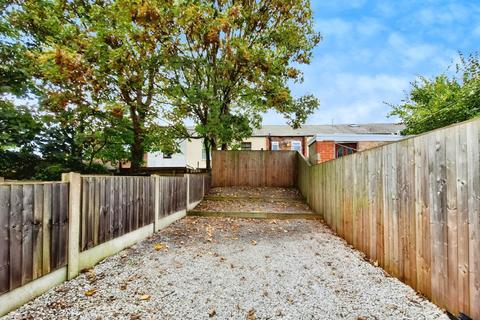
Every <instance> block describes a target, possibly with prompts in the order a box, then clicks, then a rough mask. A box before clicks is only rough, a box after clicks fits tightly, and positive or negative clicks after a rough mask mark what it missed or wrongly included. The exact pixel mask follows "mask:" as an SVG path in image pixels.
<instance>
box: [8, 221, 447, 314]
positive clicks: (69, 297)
mask: <svg viewBox="0 0 480 320" xmlns="http://www.w3.org/2000/svg"><path fill="white" fill-rule="evenodd" d="M159 244H160V245H159ZM86 293H89V294H90V295H86ZM113 318H115V319H354V320H357V319H448V317H447V316H446V315H445V314H444V313H443V312H442V310H440V309H439V308H438V307H436V306H435V305H433V304H432V303H430V302H428V301H427V300H425V299H424V298H422V297H420V296H419V295H417V294H416V293H415V291H413V289H411V288H410V287H408V286H406V285H404V284H402V283H401V282H400V281H398V280H397V279H394V278H392V277H389V276H388V275H387V274H385V272H384V271H383V270H382V269H380V268H378V267H375V266H374V265H372V264H370V263H369V262H367V261H366V260H365V259H364V256H363V255H362V254H361V253H360V252H358V251H356V250H354V249H352V248H351V247H349V246H348V245H347V244H346V243H345V241H343V240H342V239H340V238H339V237H337V236H336V235H334V234H333V233H332V232H331V231H330V229H328V228H327V227H326V226H324V225H323V224H322V223H321V222H319V221H306V220H288V221H285V220H283V221H274V220H247V219H225V218H195V217H189V218H185V219H182V220H180V221H177V222H176V223H174V224H173V225H171V226H170V227H168V228H166V229H164V230H162V231H160V232H159V233H157V234H155V235H154V236H153V237H151V238H150V239H147V240H145V241H143V242H141V243H138V244H137V245H135V246H133V247H131V248H129V249H127V250H124V251H122V252H120V253H119V254H117V255H115V256H112V257H110V258H107V259H105V260H104V261H103V262H101V263H100V264H98V265H97V266H96V267H95V268H93V269H91V270H89V271H87V272H85V273H83V274H81V275H80V276H78V277H77V278H75V279H73V280H71V281H68V282H65V283H64V284H62V285H60V286H58V287H56V288H53V289H52V290H50V291H48V292H47V293H45V294H44V295H42V296H40V297H38V298H37V299H35V300H33V301H31V302H30V303H28V304H26V305H24V306H23V307H21V308H20V309H18V310H16V311H14V312H11V313H10V314H9V315H7V316H5V317H4V319H113Z"/></svg>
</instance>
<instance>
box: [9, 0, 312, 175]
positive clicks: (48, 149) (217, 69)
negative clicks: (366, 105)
mask: <svg viewBox="0 0 480 320" xmlns="http://www.w3.org/2000/svg"><path fill="white" fill-rule="evenodd" d="M0 9H1V13H0V44H1V48H0V59H1V61H0V62H2V64H1V65H0V76H1V77H0V81H1V82H0V89H1V91H0V94H1V96H2V99H4V100H2V103H3V105H5V107H3V106H2V108H3V109H2V112H3V113H2V119H3V120H2V121H3V124H4V126H3V127H2V128H3V129H4V132H3V133H2V135H1V139H2V148H3V146H6V147H8V148H11V147H18V146H19V145H26V144H27V142H30V146H31V150H32V152H33V151H35V152H36V153H38V154H39V155H41V160H40V162H41V163H40V164H39V165H37V166H36V171H37V172H39V174H38V175H39V177H41V178H42V179H43V178H51V177H58V175H59V173H61V172H63V171H65V170H67V171H68V170H75V171H81V172H82V171H83V172H85V171H87V172H88V171H94V170H96V169H95V166H96V164H95V161H96V160H101V161H103V162H110V163H112V164H116V163H117V162H118V161H119V160H131V161H132V168H133V169H134V170H136V169H138V168H139V167H140V165H141V164H142V162H143V155H144V153H145V152H149V151H158V150H162V151H164V152H174V151H177V150H178V145H177V144H176V141H178V140H179V139H183V138H203V139H204V140H205V142H204V143H205V145H206V146H207V147H210V146H211V147H213V148H216V147H217V146H219V145H222V148H224V147H226V146H228V145H229V144H230V145H231V144H235V143H237V142H239V141H242V140H243V139H244V138H246V137H248V136H250V134H251V132H252V129H253V128H254V127H258V126H259V125H260V124H261V120H262V115H263V114H264V113H265V112H267V111H268V110H271V109H274V110H277V111H278V112H281V113H282V114H284V115H285V117H286V119H287V120H288V122H289V123H290V124H291V125H292V126H293V127H298V126H300V125H301V124H302V123H303V122H305V120H306V118H307V117H308V115H310V114H311V113H312V112H313V111H314V110H315V109H316V108H317V107H318V101H317V100H316V99H315V98H314V97H313V96H306V97H302V98H300V99H298V100H295V99H294V98H293V97H292V96H291V93H290V90H289V89H288V83H289V82H292V81H293V82H301V81H302V75H301V72H300V71H299V69H298V67H299V65H301V64H308V63H309V62H310V57H311V51H312V49H313V48H314V46H315V45H317V43H318V42H319V41H320V36H319V34H317V33H316V32H315V31H314V26H313V18H312V11H311V8H310V2H309V0H294V1H292V0H270V1H253V2H252V1H233V0H221V1H220V0H214V1H206V0H201V1H193V0H182V1H174V0H146V1H138V0H103V1H96V0H86V1H77V0H73V1H64V0H22V1H18V2H15V3H13V2H7V3H5V2H1V3H0ZM8 95H10V96H17V97H23V98H25V97H27V96H29V95H30V96H31V95H35V99H37V100H38V101H39V105H38V108H36V110H34V111H33V112H32V114H33V115H34V116H32V117H31V119H30V118H29V117H28V115H27V113H28V111H27V110H26V109H23V108H19V107H18V106H16V105H15V104H16V102H15V103H14V101H15V99H14V100H7V99H6V98H5V97H6V96H8ZM15 113H17V114H18V115H19V116H18V117H16V116H15V115H14V114H15ZM158 119H161V121H162V123H158ZM185 119H193V120H194V122H195V123H196V133H192V132H188V131H187V130H186V128H185V125H184V121H185ZM38 123H41V124H42V125H39V124H38ZM10 151H11V150H10ZM207 154H209V152H207ZM94 160H95V161H94Z"/></svg>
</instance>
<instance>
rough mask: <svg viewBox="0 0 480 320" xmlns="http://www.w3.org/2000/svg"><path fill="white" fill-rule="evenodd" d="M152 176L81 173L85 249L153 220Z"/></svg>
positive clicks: (82, 222) (82, 240) (83, 244)
mask: <svg viewBox="0 0 480 320" xmlns="http://www.w3.org/2000/svg"><path fill="white" fill-rule="evenodd" d="M152 181H153V178H151V177H137V176H135V177H113V176H112V177H105V176H98V177H95V176H84V177H82V200H81V203H82V205H81V208H82V209H81V232H80V233H81V237H80V248H81V250H82V251H84V250H87V249H90V248H93V247H95V246H97V245H99V244H101V243H104V242H107V241H109V240H112V239H115V238H118V237H120V236H122V235H124V234H126V233H128V232H131V231H134V230H137V229H139V228H141V227H143V226H145V225H148V224H150V223H152V222H153V215H154V213H153V210H154V198H153V196H152V193H153V188H154V184H153V182H152Z"/></svg>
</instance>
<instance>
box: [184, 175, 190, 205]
mask: <svg viewBox="0 0 480 320" xmlns="http://www.w3.org/2000/svg"><path fill="white" fill-rule="evenodd" d="M186 176H187V195H186V197H185V198H186V199H187V206H186V208H187V211H188V206H189V204H190V175H189V174H186Z"/></svg>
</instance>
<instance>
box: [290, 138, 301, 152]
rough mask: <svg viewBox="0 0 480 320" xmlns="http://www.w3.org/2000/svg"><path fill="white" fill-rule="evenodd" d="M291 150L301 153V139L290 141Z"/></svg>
mask: <svg viewBox="0 0 480 320" xmlns="http://www.w3.org/2000/svg"><path fill="white" fill-rule="evenodd" d="M292 150H293V151H298V152H300V153H302V142H301V141H292Z"/></svg>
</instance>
